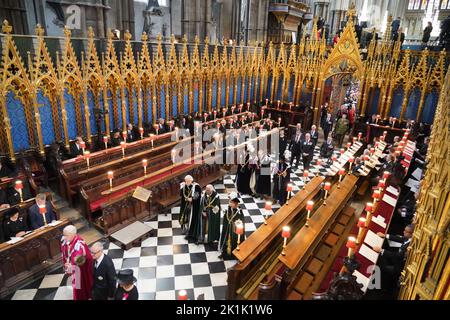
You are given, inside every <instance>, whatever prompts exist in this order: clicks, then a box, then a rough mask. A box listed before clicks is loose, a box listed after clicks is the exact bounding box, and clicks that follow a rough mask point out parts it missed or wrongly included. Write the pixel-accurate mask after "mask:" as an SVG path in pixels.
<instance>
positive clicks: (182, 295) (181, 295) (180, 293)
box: [178, 290, 188, 300]
mask: <svg viewBox="0 0 450 320" xmlns="http://www.w3.org/2000/svg"><path fill="white" fill-rule="evenodd" d="M187 299H188V296H187V292H186V290H180V291H178V300H187Z"/></svg>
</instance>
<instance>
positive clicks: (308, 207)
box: [305, 200, 314, 227]
mask: <svg viewBox="0 0 450 320" xmlns="http://www.w3.org/2000/svg"><path fill="white" fill-rule="evenodd" d="M313 208H314V201H311V200H310V201H308V202H306V210H307V211H308V213H307V215H306V224H305V226H307V227H309V224H308V221H309V218H310V216H311V211H312V209H313Z"/></svg>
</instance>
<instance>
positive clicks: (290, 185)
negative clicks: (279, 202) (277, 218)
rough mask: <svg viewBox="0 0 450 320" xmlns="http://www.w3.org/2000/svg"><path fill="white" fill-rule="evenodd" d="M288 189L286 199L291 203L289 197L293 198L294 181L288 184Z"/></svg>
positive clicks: (287, 202)
mask: <svg viewBox="0 0 450 320" xmlns="http://www.w3.org/2000/svg"><path fill="white" fill-rule="evenodd" d="M286 191H287V200H286V204H289V199H290V198H291V193H292V183H288V184H287V186H286Z"/></svg>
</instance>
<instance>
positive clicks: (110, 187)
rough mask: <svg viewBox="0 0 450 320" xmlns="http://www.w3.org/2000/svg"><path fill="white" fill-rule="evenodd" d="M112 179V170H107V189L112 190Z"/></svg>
mask: <svg viewBox="0 0 450 320" xmlns="http://www.w3.org/2000/svg"><path fill="white" fill-rule="evenodd" d="M113 179H114V172H113V171H108V180H109V191H111V192H112V187H113V183H112V181H113Z"/></svg>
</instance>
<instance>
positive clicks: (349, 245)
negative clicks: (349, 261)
mask: <svg viewBox="0 0 450 320" xmlns="http://www.w3.org/2000/svg"><path fill="white" fill-rule="evenodd" d="M346 247H347V248H348V257H349V258H351V257H352V256H353V254H354V250H355V248H356V239H355V237H352V236H350V237H348V240H347V244H346Z"/></svg>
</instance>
